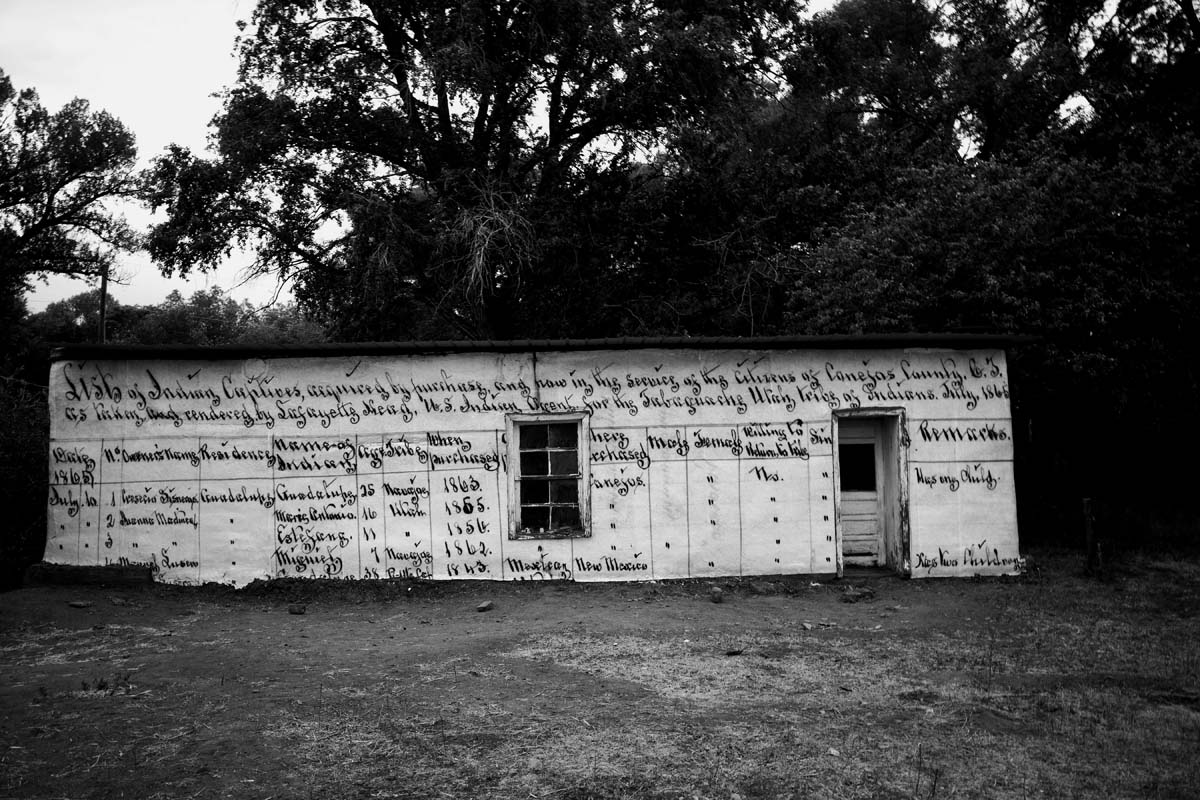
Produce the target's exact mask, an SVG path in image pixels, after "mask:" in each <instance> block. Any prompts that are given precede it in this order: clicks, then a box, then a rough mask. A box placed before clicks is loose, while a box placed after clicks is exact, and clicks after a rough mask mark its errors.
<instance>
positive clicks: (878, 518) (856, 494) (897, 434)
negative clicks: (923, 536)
mask: <svg viewBox="0 0 1200 800" xmlns="http://www.w3.org/2000/svg"><path fill="white" fill-rule="evenodd" d="M835 422H836V424H835V426H834V430H835V435H836V445H837V446H836V453H837V462H836V480H837V487H836V488H837V491H836V493H835V494H836V497H837V528H838V540H839V542H840V547H841V552H840V561H841V564H839V570H838V571H839V573H840V572H841V566H842V565H845V566H858V567H888V568H891V569H894V570H896V571H899V572H904V571H905V566H906V564H905V562H906V559H905V558H904V553H905V550H906V548H907V541H906V540H907V527H908V526H907V520H908V514H907V499H908V498H907V492H906V491H904V483H903V481H902V480H901V476H902V475H904V471H903V470H902V468H901V466H902V461H903V460H904V451H903V448H902V446H901V432H902V430H903V412H901V411H898V410H896V411H891V410H889V411H878V412H876V411H871V412H850V413H846V414H844V415H842V414H839V415H837V416H836V417H835Z"/></svg>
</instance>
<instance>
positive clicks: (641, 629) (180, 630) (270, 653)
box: [0, 554, 1200, 800]
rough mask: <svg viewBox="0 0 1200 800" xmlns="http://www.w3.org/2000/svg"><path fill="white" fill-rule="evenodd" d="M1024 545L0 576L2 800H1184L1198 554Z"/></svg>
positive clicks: (1191, 725) (1192, 783)
mask: <svg viewBox="0 0 1200 800" xmlns="http://www.w3.org/2000/svg"><path fill="white" fill-rule="evenodd" d="M1036 562H1037V563H1038V564H1039V565H1040V569H1039V571H1038V573H1037V574H1036V575H1035V576H1034V577H1027V578H1023V579H1020V580H981V581H937V582H935V581H902V580H899V579H896V578H890V577H878V578H855V579H852V580H842V581H812V580H809V579H803V578H789V579H786V580H773V579H753V580H752V579H745V580H721V581H695V582H679V583H644V584H619V585H615V584H604V585H594V584H592V585H587V584H494V583H457V584H428V583H421V584H412V583H375V584H327V583H304V582H294V581H293V582H285V583H275V584H258V585H255V586H252V587H249V588H247V589H246V590H242V591H237V592H235V591H232V590H228V589H223V588H220V587H205V588H199V589H180V588H174V587H164V586H152V587H147V588H145V589H136V588H128V587H122V588H119V589H114V588H105V587H102V586H101V587H98V586H74V587H71V586H53V587H37V588H27V589H22V590H18V591H14V592H9V593H7V594H3V595H0V675H2V676H3V678H2V679H0V797H13V798H17V797H19V798H64V797H66V798H110V797H138V798H178V797H196V798H224V797H233V798H264V799H265V798H290V797H300V798H329V797H350V798H401V797H413V798H416V797H484V798H510V797H521V798H531V797H538V798H542V797H547V798H548V797H553V798H559V799H560V800H561V799H562V798H566V799H567V800H582V799H583V798H623V797H633V798H726V799H728V798H741V799H742V800H747V799H749V798H780V797H788V798H790V797H814V798H968V797H972V798H973V797H979V798H1035V797H1047V798H1049V797H1054V798H1059V797H1081V798H1083V797H1114V798H1116V797H1148V798H1192V797H1196V796H1198V795H1200V755H1198V754H1200V636H1198V634H1200V629H1198V628H1200V625H1198V620H1200V617H1198V612H1200V563H1197V562H1196V561H1175V560H1168V559H1158V560H1154V559H1142V560H1139V561H1138V562H1136V563H1135V564H1132V565H1128V566H1126V567H1124V568H1122V569H1121V570H1119V571H1118V574H1116V575H1115V576H1113V577H1112V579H1110V580H1105V581H1097V580H1093V579H1089V578H1085V577H1083V576H1082V575H1081V574H1079V568H1080V566H1081V564H1080V560H1079V559H1078V558H1077V557H1073V556H1072V557H1066V556H1055V555H1053V554H1042V555H1041V556H1040V557H1038V558H1036ZM714 586H717V587H720V588H721V590H722V591H721V594H720V599H721V602H719V603H715V602H713V601H712V599H713V594H712V588H713V587H714ZM488 600H490V601H492V607H491V609H490V610H487V611H482V612H481V611H478V610H477V608H478V607H479V606H480V604H481V603H483V602H485V601H488ZM300 612H303V613H300Z"/></svg>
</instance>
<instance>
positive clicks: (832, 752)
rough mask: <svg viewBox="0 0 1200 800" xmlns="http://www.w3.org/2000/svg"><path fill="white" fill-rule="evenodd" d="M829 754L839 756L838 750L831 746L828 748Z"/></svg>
mask: <svg viewBox="0 0 1200 800" xmlns="http://www.w3.org/2000/svg"><path fill="white" fill-rule="evenodd" d="M829 755H831V756H840V755H841V753H839V752H838V751H837V750H836V749H835V748H832V747H831V748H829Z"/></svg>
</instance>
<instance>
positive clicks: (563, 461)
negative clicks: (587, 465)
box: [550, 450, 579, 475]
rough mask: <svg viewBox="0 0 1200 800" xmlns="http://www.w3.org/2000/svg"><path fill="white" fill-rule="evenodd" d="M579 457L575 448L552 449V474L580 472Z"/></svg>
mask: <svg viewBox="0 0 1200 800" xmlns="http://www.w3.org/2000/svg"><path fill="white" fill-rule="evenodd" d="M578 464H579V458H578V454H577V453H576V452H575V451H574V450H562V451H558V452H556V451H553V450H552V451H550V474H551V475H574V474H575V473H576V472H578V471H579V470H578Z"/></svg>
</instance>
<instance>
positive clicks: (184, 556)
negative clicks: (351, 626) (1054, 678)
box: [46, 350, 1017, 585]
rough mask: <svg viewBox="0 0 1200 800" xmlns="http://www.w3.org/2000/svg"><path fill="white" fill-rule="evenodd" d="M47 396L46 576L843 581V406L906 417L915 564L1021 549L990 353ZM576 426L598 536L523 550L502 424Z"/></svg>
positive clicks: (525, 357) (497, 357) (345, 371)
mask: <svg viewBox="0 0 1200 800" xmlns="http://www.w3.org/2000/svg"><path fill="white" fill-rule="evenodd" d="M51 389H52V398H51V414H52V419H53V429H52V439H53V441H52V444H51V451H50V479H51V486H50V493H49V510H50V521H49V532H48V534H49V535H48V541H47V552H46V557H47V560H49V561H54V562H59V563H71V564H146V565H149V566H151V567H152V568H153V569H154V570H155V572H156V574H157V576H158V578H159V579H160V580H164V581H173V582H185V583H186V582H191V583H194V582H205V581H219V582H227V583H234V584H239V585H240V584H244V583H247V582H249V581H252V580H255V579H260V578H270V577H296V576H299V577H331V578H354V579H374V578H399V577H407V578H442V579H446V578H482V579H495V580H501V579H526V578H553V579H577V580H606V579H646V578H654V577H687V576H706V575H713V576H715V575H743V574H769V573H796V572H831V571H833V570H834V569H835V568H836V561H837V551H836V535H835V517H836V513H835V509H834V503H833V500H834V479H835V476H834V474H833V473H834V458H833V443H834V442H833V436H834V427H833V419H832V416H833V414H834V413H840V412H843V411H847V410H851V409H864V408H876V407H878V408H884V407H886V408H897V407H899V408H904V409H906V415H907V417H906V420H907V423H906V425H907V436H908V439H909V441H910V448H909V458H908V464H909V468H908V476H907V477H908V481H909V483H910V486H911V488H910V503H911V504H912V506H913V513H912V518H913V531H912V546H913V553H914V560H915V561H917V562H918V563H915V564H914V565H913V566H914V569H919V568H920V566H919V565H920V564H924V565H925V566H924V567H923V569H924V570H925V572H926V573H927V574H958V573H961V572H964V571H966V572H972V571H981V570H982V571H988V570H996V571H1003V570H1008V569H1011V568H1012V565H1013V563H1014V560H1015V559H1016V558H1017V553H1016V529H1015V507H1014V497H1013V493H1012V464H1011V460H1012V441H1011V438H1012V437H1011V430H1010V429H1011V422H1010V420H1009V410H1008V388H1007V376H1006V375H1005V366H1004V361H1003V356H1002V355H1001V354H999V353H996V352H992V351H986V352H971V353H960V352H955V353H948V352H945V351H941V352H939V351H907V352H906V351H830V352H824V351H813V352H808V351H769V352H745V351H716V350H696V351H692V350H628V351H577V352H560V353H538V354H536V356H535V355H532V354H507V353H489V352H473V353H442V354H431V355H395V356H372V357H359V356H349V355H340V354H334V355H331V356H329V357H324V358H278V359H258V358H254V359H246V360H228V361H180V362H166V361H161V360H113V361H71V360H66V361H59V362H57V363H56V364H55V365H54V370H53V375H52V386H51ZM568 411H572V412H579V411H584V412H586V413H587V416H588V420H589V424H588V426H587V429H586V430H587V441H586V442H585V443H584V447H582V448H581V452H585V453H586V454H587V459H588V466H589V470H588V473H587V483H588V486H587V487H586V490H587V492H588V494H589V500H590V503H589V504H588V505H589V508H590V512H591V513H590V519H589V525H588V533H589V535H588V536H586V537H582V538H571V539H544V540H539V539H536V538H533V539H512V538H510V537H509V535H508V534H509V524H510V520H509V511H510V508H509V503H510V500H511V498H510V496H509V495H510V481H509V477H510V476H509V471H510V464H509V459H510V454H509V443H508V441H507V434H506V430H507V427H506V419H507V416H508V415H511V414H522V413H524V414H528V413H533V412H537V413H555V412H568ZM964 509H965V510H964ZM972 509H974V510H972ZM972 514H974V515H975V516H976V517H979V519H978V520H976V522H977V523H978V524H973V525H972V524H971V520H972V517H971V515H972ZM963 519H966V520H967V522H968V524H969V525H971V527H970V530H969V531H968V530H964V529H963V525H962V520H963ZM968 534H969V535H968ZM968 549H969V550H970V553H968V552H967V550H968ZM917 555H920V558H919V559H918V558H917ZM972 559H974V560H976V561H980V562H982V566H981V564H971V563H970V562H971V560H972ZM952 561H955V562H957V563H954V564H951V563H950V562H952ZM992 562H995V563H992Z"/></svg>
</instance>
